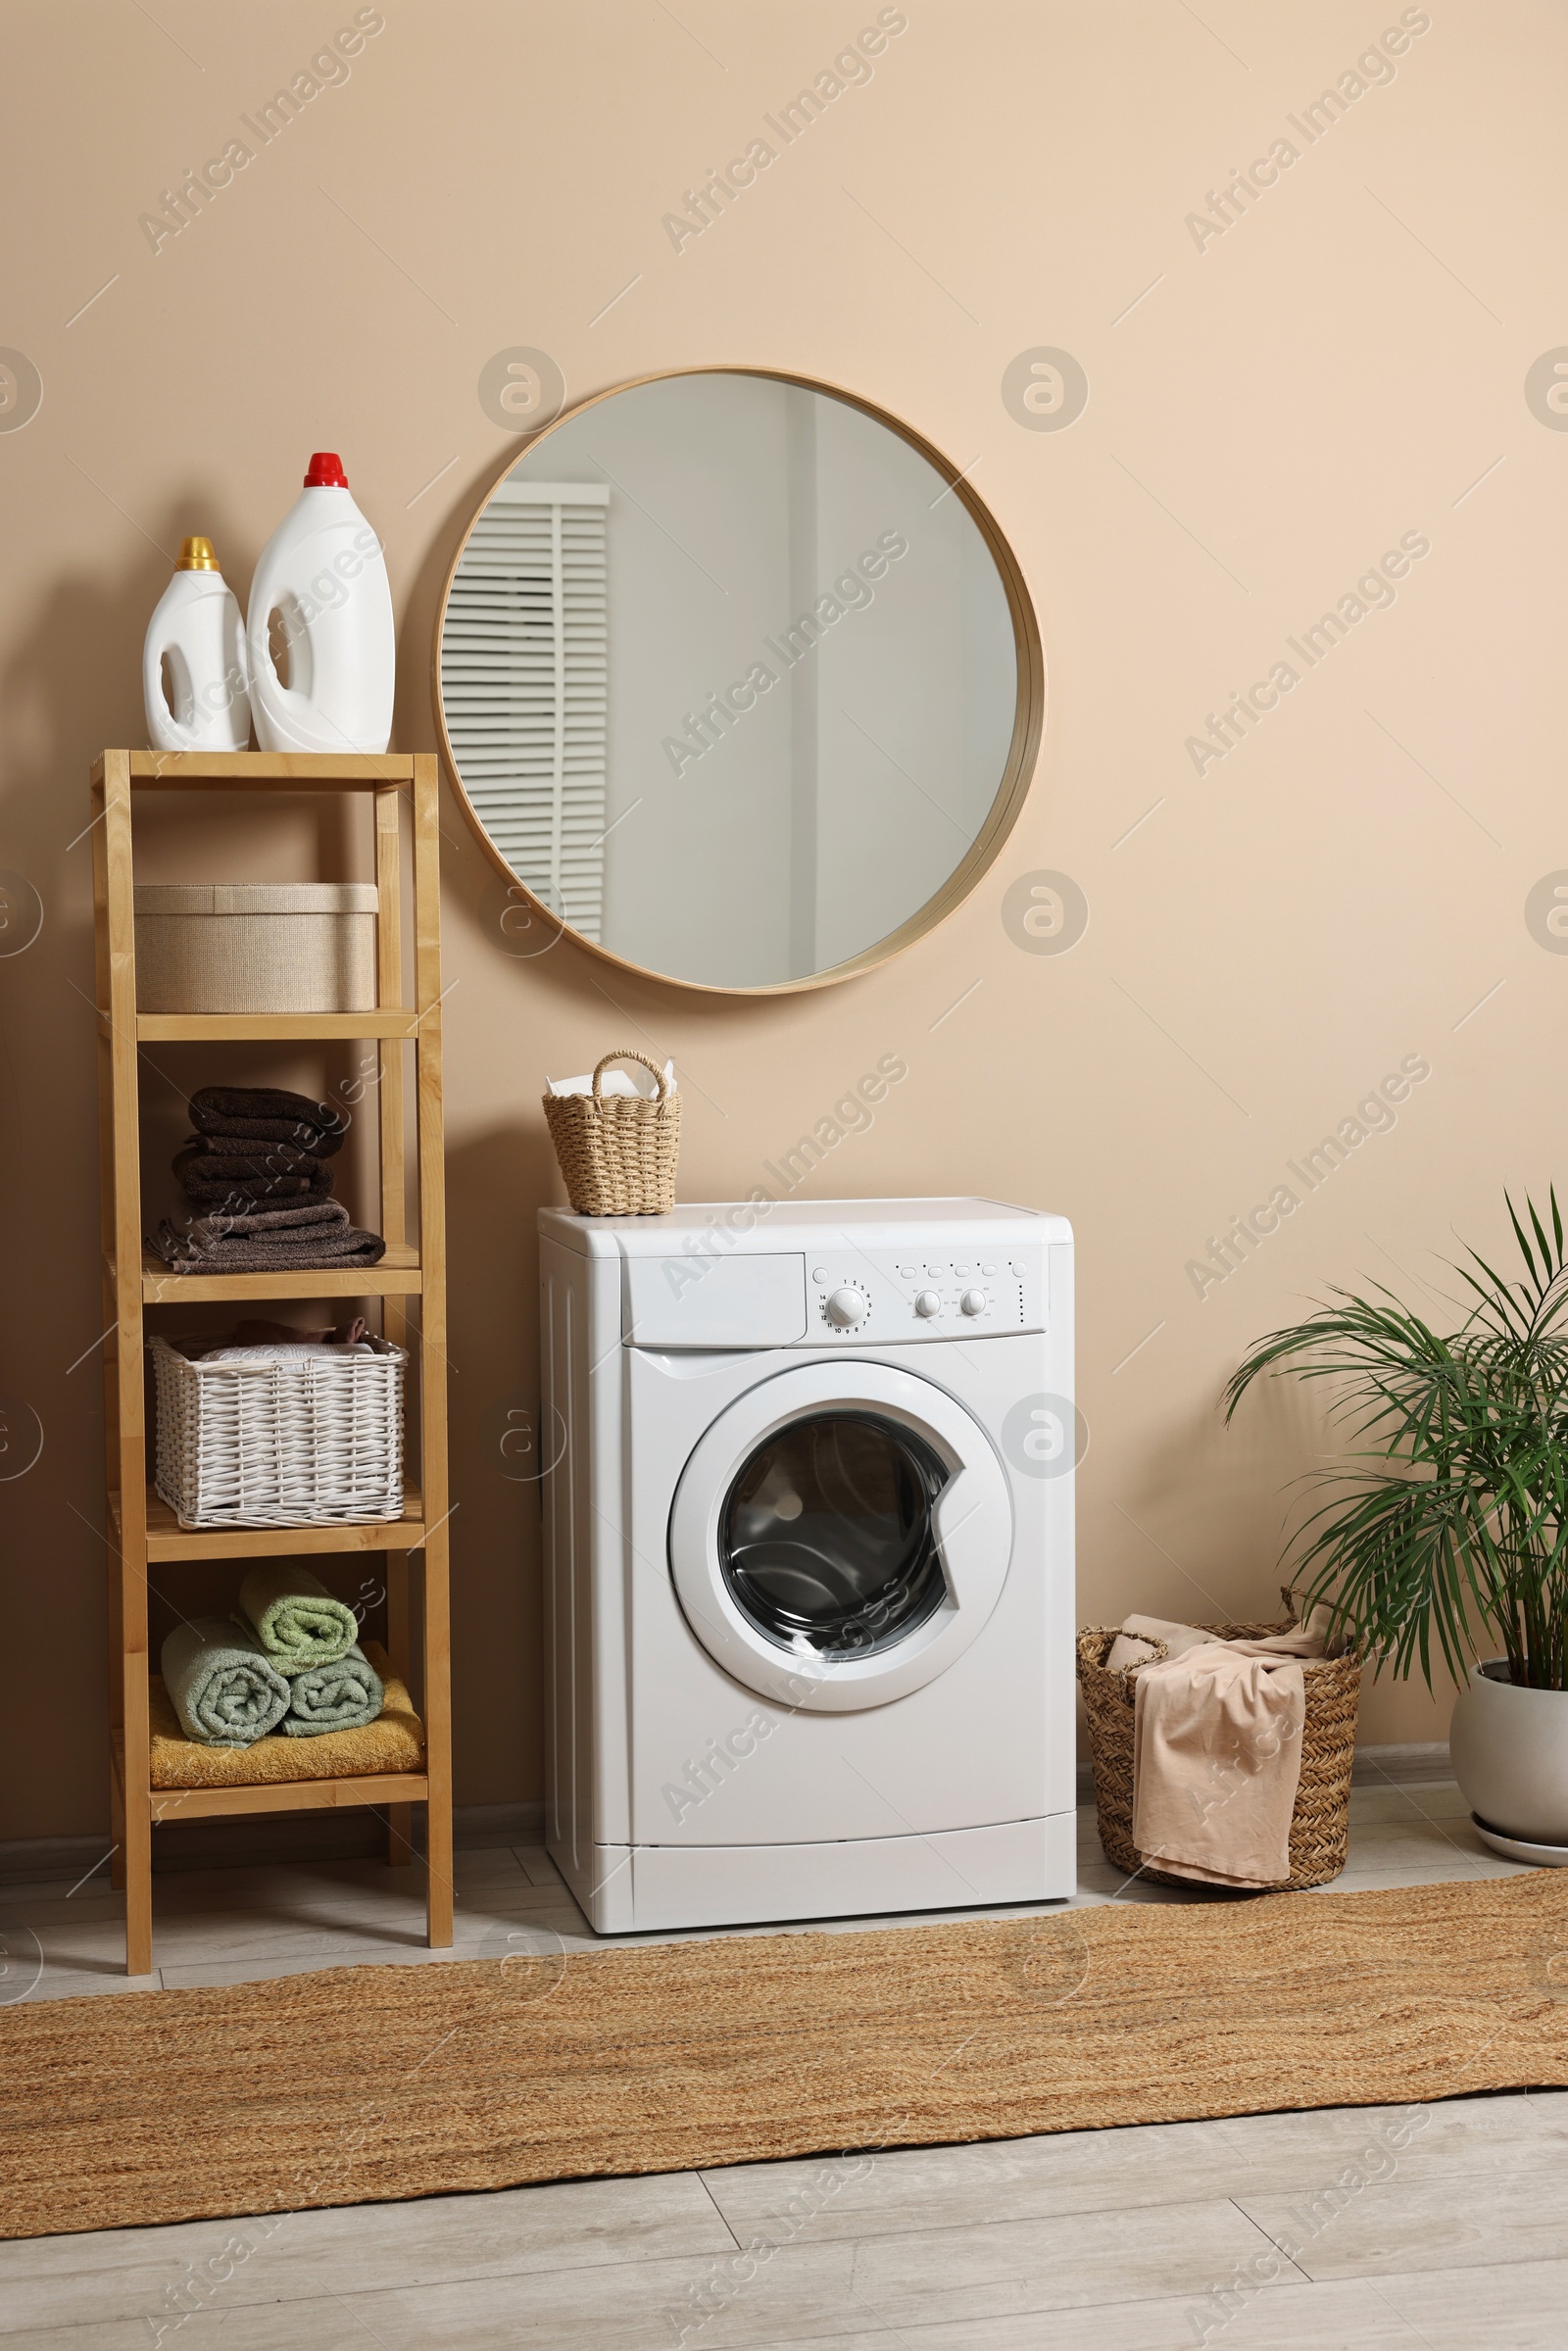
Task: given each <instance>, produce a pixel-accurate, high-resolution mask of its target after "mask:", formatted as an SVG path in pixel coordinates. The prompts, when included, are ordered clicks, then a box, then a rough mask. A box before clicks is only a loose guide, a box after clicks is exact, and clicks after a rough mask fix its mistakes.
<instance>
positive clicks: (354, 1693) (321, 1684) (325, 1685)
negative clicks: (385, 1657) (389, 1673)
mask: <svg viewBox="0 0 1568 2351" xmlns="http://www.w3.org/2000/svg"><path fill="white" fill-rule="evenodd" d="M288 1684H289V1702H288V1712H287V1714H285V1715H284V1717H283V1724H282V1727H283V1729H284V1730H285V1731H286V1732H287V1733H288V1736H289V1738H290V1739H318V1738H319V1737H320V1735H321V1733H322V1732H323V1731H363V1730H364V1729H365V1727H366V1725H367V1724H368V1723H373V1722H374V1721H375V1719H376V1717H377V1716H378V1715H379V1713H380V1711H381V1705H382V1701H383V1700H384V1698H385V1696H386V1691H385V1690H384V1689H383V1688H382V1686H381V1677H380V1675H379V1674H378V1673H377V1672H376V1670H375V1668H374V1666H373V1665H372V1664H371V1663H370V1660H369V1659H368V1657H367V1655H366V1654H365V1651H364V1650H363V1649H362V1648H361V1647H360V1645H359V1643H358V1641H356V1642H355V1644H354V1646H353V1648H352V1649H348V1650H346V1651H345V1652H344V1654H343V1655H342V1656H341V1657H336V1658H334V1659H333V1661H332V1663H331V1664H330V1665H308V1666H306V1668H305V1670H304V1672H303V1673H291V1674H290V1675H289V1677H288Z"/></svg>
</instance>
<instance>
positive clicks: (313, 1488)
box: [149, 1338, 408, 1527]
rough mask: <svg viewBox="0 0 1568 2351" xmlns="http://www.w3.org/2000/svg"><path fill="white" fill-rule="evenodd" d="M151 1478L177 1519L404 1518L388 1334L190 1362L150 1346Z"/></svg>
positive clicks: (399, 1371) (399, 1403)
mask: <svg viewBox="0 0 1568 2351" xmlns="http://www.w3.org/2000/svg"><path fill="white" fill-rule="evenodd" d="M149 1351H150V1352H151V1355H152V1359H153V1377H154V1381H155V1384H156V1390H157V1402H158V1445H157V1469H156V1472H155V1480H154V1482H155V1484H156V1485H157V1488H158V1491H159V1493H160V1494H162V1495H163V1497H164V1499H165V1501H166V1502H167V1503H168V1504H169V1506H170V1508H171V1509H172V1511H173V1513H174V1515H175V1517H176V1518H177V1519H178V1521H179V1523H180V1525H181V1526H182V1527H320V1526H344V1525H348V1524H355V1525H358V1524H360V1523H362V1522H364V1523H369V1522H371V1521H374V1520H381V1519H396V1518H401V1517H402V1516H403V1374H404V1367H405V1365H406V1364H407V1362H408V1356H407V1355H406V1354H405V1353H404V1351H403V1349H402V1347H390V1346H388V1344H387V1342H386V1341H385V1340H384V1339H366V1340H362V1341H361V1342H360V1344H359V1346H357V1347H253V1348H249V1349H247V1350H246V1351H247V1353H248V1354H249V1355H250V1356H251V1357H252V1358H253V1359H252V1360H250V1361H246V1362H234V1361H232V1360H230V1361H229V1362H227V1363H214V1362H195V1363H193V1362H191V1361H190V1359H189V1358H188V1356H185V1355H182V1354H181V1353H180V1352H179V1350H178V1349H177V1348H176V1347H171V1346H170V1345H169V1342H168V1341H167V1340H166V1339H161V1338H160V1339H154V1340H153V1341H152V1342H151V1345H150V1350H149Z"/></svg>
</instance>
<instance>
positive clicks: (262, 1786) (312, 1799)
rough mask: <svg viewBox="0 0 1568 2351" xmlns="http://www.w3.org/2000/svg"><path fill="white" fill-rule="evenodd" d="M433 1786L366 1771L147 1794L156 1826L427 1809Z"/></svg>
mask: <svg viewBox="0 0 1568 2351" xmlns="http://www.w3.org/2000/svg"><path fill="white" fill-rule="evenodd" d="M429 1794H430V1783H429V1781H428V1780H427V1779H426V1777H425V1775H424V1773H423V1772H368V1773H367V1774H366V1775H365V1776H364V1778H362V1779H358V1780H263V1781H258V1782H256V1783H255V1784H254V1785H251V1786H245V1785H241V1786H239V1787H231V1788H152V1789H151V1790H150V1791H149V1793H148V1799H147V1802H148V1809H149V1811H150V1812H151V1814H152V1819H153V1823H154V1826H155V1827H156V1826H158V1825H159V1824H161V1823H164V1822H167V1821H192V1820H204V1819H209V1818H211V1817H212V1816H213V1815H214V1814H218V1813H244V1812H330V1811H338V1810H348V1809H349V1808H350V1807H352V1806H355V1805H364V1804H375V1805H382V1804H423V1803H425V1802H427V1801H428V1799H429Z"/></svg>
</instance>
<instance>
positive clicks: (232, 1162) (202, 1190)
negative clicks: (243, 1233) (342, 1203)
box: [174, 1151, 332, 1215]
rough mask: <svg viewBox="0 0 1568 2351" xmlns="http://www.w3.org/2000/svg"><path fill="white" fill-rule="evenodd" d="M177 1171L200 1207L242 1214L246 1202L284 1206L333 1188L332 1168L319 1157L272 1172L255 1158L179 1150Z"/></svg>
mask: <svg viewBox="0 0 1568 2351" xmlns="http://www.w3.org/2000/svg"><path fill="white" fill-rule="evenodd" d="M174 1173H175V1175H176V1176H178V1178H179V1181H180V1184H181V1186H182V1187H183V1189H184V1193H185V1197H186V1199H187V1200H193V1201H194V1202H195V1203H196V1204H197V1206H199V1207H215V1208H223V1207H226V1208H228V1209H229V1210H230V1212H231V1213H233V1214H235V1215H240V1214H243V1212H244V1208H245V1204H246V1203H247V1201H248V1202H250V1203H251V1204H252V1205H262V1206H271V1207H281V1206H284V1205H286V1204H287V1203H288V1202H289V1201H290V1200H325V1199H327V1198H328V1196H329V1195H330V1193H331V1190H332V1171H331V1169H330V1168H329V1167H323V1166H322V1165H321V1163H320V1161H319V1160H318V1159H307V1160H306V1162H305V1164H304V1165H303V1166H301V1167H298V1168H295V1169H287V1168H276V1169H272V1170H270V1171H269V1170H268V1169H266V1168H263V1167H259V1166H258V1164H257V1162H256V1161H255V1160H253V1159H235V1158H224V1159H221V1158H217V1157H209V1156H208V1154H207V1153H206V1152H204V1151H180V1152H178V1153H176V1155H175V1158H174Z"/></svg>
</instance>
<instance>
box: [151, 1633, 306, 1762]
mask: <svg viewBox="0 0 1568 2351" xmlns="http://www.w3.org/2000/svg"><path fill="white" fill-rule="evenodd" d="M160 1662H161V1664H162V1666H163V1670H164V1688H165V1689H166V1690H168V1692H169V1696H170V1701H171V1703H172V1706H173V1709H174V1712H175V1713H176V1714H177V1715H178V1717H179V1720H180V1724H181V1727H182V1728H183V1730H184V1732H185V1735H186V1737H187V1738H188V1739H196V1740H198V1741H199V1742H200V1744H201V1745H202V1746H204V1747H248V1746H254V1744H255V1742H256V1741H257V1739H264V1738H265V1737H266V1736H267V1734H268V1732H269V1731H275V1730H276V1729H277V1726H278V1724H279V1723H280V1722H281V1721H282V1719H283V1717H284V1715H285V1714H286V1713H287V1712H288V1699H289V1688H288V1684H287V1682H285V1680H284V1679H283V1676H282V1675H281V1674H280V1673H279V1672H278V1671H277V1668H276V1667H275V1666H274V1665H272V1664H270V1662H269V1660H268V1659H267V1657H266V1656H264V1654H263V1652H262V1648H261V1644H260V1642H259V1641H257V1639H256V1636H255V1635H254V1634H253V1633H252V1632H251V1631H250V1630H249V1629H248V1628H247V1627H246V1626H244V1625H239V1624H236V1623H235V1622H234V1619H233V1618H232V1617H231V1616H199V1617H197V1618H196V1619H195V1621H194V1622H193V1623H190V1624H183V1625H176V1626H175V1627H174V1630H173V1631H172V1633H171V1634H170V1636H169V1639H168V1640H167V1641H165V1642H164V1648H163V1656H162V1658H161V1660H160Z"/></svg>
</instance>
